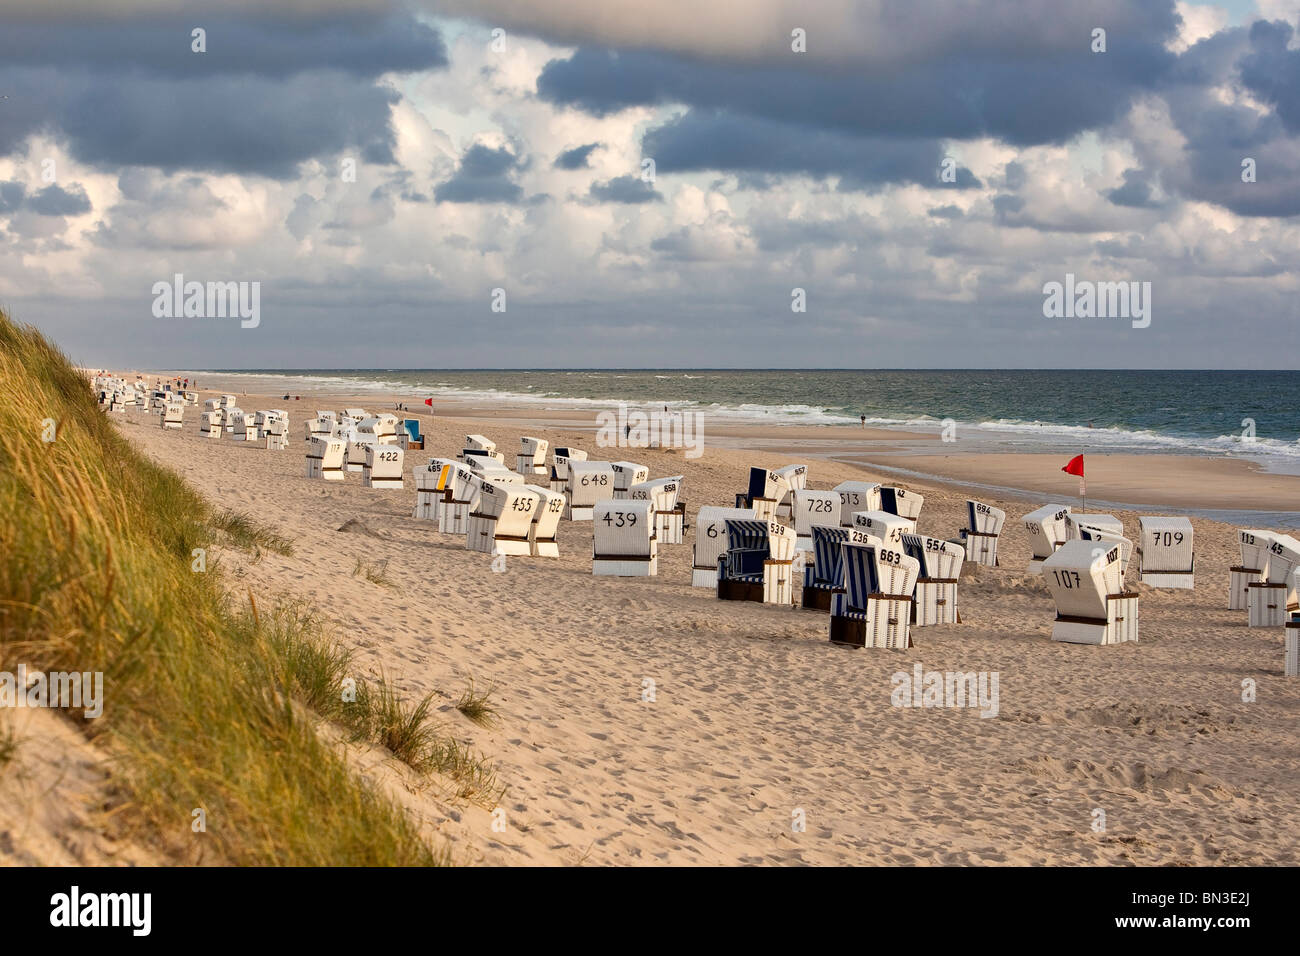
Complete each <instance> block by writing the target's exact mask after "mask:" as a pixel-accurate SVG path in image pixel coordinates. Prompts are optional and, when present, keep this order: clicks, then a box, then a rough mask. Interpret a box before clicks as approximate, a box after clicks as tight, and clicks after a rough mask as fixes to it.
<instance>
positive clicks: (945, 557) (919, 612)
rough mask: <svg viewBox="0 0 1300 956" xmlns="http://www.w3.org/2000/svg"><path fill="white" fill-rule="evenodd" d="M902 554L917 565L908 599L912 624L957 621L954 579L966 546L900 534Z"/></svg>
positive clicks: (927, 537)
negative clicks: (911, 598)
mask: <svg viewBox="0 0 1300 956" xmlns="http://www.w3.org/2000/svg"><path fill="white" fill-rule="evenodd" d="M901 544H902V546H903V553H904V554H907V555H909V556H910V557H913V558H915V559H916V561H917V564H918V565H920V570H919V572H918V575H919V576H918V577H917V579H916V591H915V592H914V597H915V599H914V600H913V602H912V623H913V624H915V625H916V626H917V627H929V626H930V625H932V624H960V623H961V615H960V614H959V613H958V611H957V581H958V579H959V578H960V577H961V566H962V562H963V561H965V560H967V558H966V554H967V552H966V549H965V548H964V547H962V545H961V544H959V543H957V542H955V541H944V540H943V539H941V538H932V537H930V536H929V535H924V534H904V535H903V537H902V542H901Z"/></svg>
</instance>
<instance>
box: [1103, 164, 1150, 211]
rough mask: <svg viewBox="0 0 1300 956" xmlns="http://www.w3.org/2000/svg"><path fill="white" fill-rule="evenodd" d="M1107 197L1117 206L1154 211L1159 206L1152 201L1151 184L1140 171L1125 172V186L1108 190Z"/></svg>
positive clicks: (1127, 170) (1128, 170)
mask: <svg viewBox="0 0 1300 956" xmlns="http://www.w3.org/2000/svg"><path fill="white" fill-rule="evenodd" d="M1105 196H1106V198H1107V199H1109V200H1110V201H1111V202H1112V203H1114V204H1115V205H1116V206H1129V207H1132V208H1134V209H1153V208H1155V207H1156V206H1158V205H1159V203H1157V202H1154V201H1153V200H1152V198H1151V184H1150V183H1149V182H1147V180H1146V176H1145V174H1144V173H1143V172H1142V171H1141V170H1140V169H1126V170H1124V185H1123V186H1117V187H1116V188H1115V189H1109V190H1107V191H1106V193H1105Z"/></svg>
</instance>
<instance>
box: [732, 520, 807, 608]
mask: <svg viewBox="0 0 1300 956" xmlns="http://www.w3.org/2000/svg"><path fill="white" fill-rule="evenodd" d="M726 529H727V550H726V551H724V552H723V553H722V555H721V557H719V558H718V591H717V594H718V597H719V598H720V599H721V600H724V601H761V602H763V603H764V604H786V605H789V604H792V603H793V594H794V590H793V582H792V578H793V575H794V562H793V561H792V560H791V559H792V558H793V555H794V540H795V535H794V531H793V530H792V529H790V528H787V527H785V526H784V525H780V524H777V523H775V522H769V521H757V520H751V519H746V518H739V519H729V520H728V521H727V522H726ZM774 536H775V537H777V538H778V539H779V544H780V545H781V547H780V548H779V549H778V548H774V545H773V540H772V539H773V537H774ZM774 551H775V553H776V554H778V555H780V556H779V557H774V556H773V554H774ZM787 555H788V556H787Z"/></svg>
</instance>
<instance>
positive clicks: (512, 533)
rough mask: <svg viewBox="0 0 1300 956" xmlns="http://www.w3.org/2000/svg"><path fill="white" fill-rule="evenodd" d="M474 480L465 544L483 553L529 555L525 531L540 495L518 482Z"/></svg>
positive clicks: (529, 547) (526, 531) (538, 502)
mask: <svg viewBox="0 0 1300 956" xmlns="http://www.w3.org/2000/svg"><path fill="white" fill-rule="evenodd" d="M474 480H475V481H476V482H477V483H478V487H477V489H476V491H477V494H476V496H475V498H476V501H477V503H476V504H475V505H474V506H473V508H472V509H471V510H470V513H469V521H468V523H467V524H466V526H465V547H467V548H469V549H470V550H471V551H482V552H484V553H486V554H512V555H528V554H530V553H531V546H530V544H529V541H528V531H529V528H530V527H531V526H532V523H533V515H535V514H536V513H537V508H538V505H540V504H541V497H540V496H539V495H538V494H537V492H535V491H533V490H532V489H531V488H529V487H528V486H527V485H525V484H522V483H510V484H498V483H497V482H495V481H492V480H491V479H490V478H478V477H476V478H475V479H474Z"/></svg>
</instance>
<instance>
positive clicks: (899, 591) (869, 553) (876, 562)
mask: <svg viewBox="0 0 1300 956" xmlns="http://www.w3.org/2000/svg"><path fill="white" fill-rule="evenodd" d="M840 548H841V550H842V552H843V561H844V591H843V592H841V593H839V594H834V595H832V596H831V620H830V639H831V642H832V643H834V644H847V645H849V646H850V647H880V648H896V649H903V648H908V647H911V646H912V636H911V629H910V624H911V619H912V611H911V605H912V592H913V590H914V589H915V587H916V579H917V577H918V575H919V573H920V568H921V566H920V564H919V562H918V561H917V560H916V559H915V558H913V557H910V556H909V555H906V554H904V553H903V552H902V551H901V550H896V549H894V548H892V547H887V546H884V545H878V544H875V543H868V544H855V543H853V542H852V541H846V542H845V543H844V544H842V545H840Z"/></svg>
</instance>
